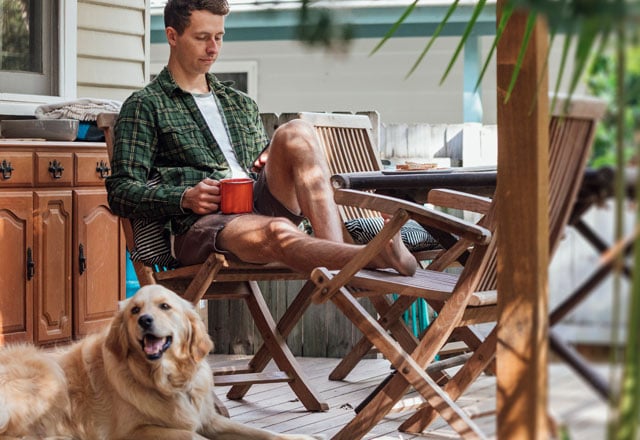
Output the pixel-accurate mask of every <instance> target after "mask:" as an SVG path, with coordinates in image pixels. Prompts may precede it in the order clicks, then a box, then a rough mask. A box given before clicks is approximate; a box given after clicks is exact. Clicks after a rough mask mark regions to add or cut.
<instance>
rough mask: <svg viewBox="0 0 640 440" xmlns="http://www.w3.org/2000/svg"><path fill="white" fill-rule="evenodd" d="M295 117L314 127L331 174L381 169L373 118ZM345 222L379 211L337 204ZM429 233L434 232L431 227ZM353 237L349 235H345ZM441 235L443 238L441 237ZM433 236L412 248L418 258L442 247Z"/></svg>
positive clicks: (306, 114) (432, 254)
mask: <svg viewBox="0 0 640 440" xmlns="http://www.w3.org/2000/svg"><path fill="white" fill-rule="evenodd" d="M296 117H297V118H299V119H302V120H303V121H307V122H309V123H310V124H311V125H313V127H314V128H315V131H316V134H317V136H318V139H319V141H320V145H321V146H322V148H323V149H324V152H325V155H326V157H327V163H328V164H329V169H330V171H331V174H340V173H358V172H375V171H382V169H383V167H382V163H381V161H380V158H379V157H378V155H379V153H378V151H377V149H376V146H375V144H374V141H373V137H372V133H373V126H372V124H371V119H369V117H367V116H365V115H353V114H343V113H311V112H301V113H297V114H296ZM338 209H339V210H340V214H341V216H342V220H343V221H344V222H345V224H346V223H348V222H349V221H355V220H359V219H369V218H374V217H380V213H378V212H374V211H371V210H367V209H362V208H359V207H355V206H338ZM428 228H429V227H428V226H427V229H426V231H425V232H426V233H429V234H431V235H433V234H432V232H433V231H432V230H430V229H428ZM346 238H347V239H350V237H349V236H347V237H346ZM438 238H440V237H438ZM436 242H437V240H436V239H435V238H433V239H432V242H431V246H429V247H427V246H423V247H422V248H417V247H416V249H415V250H414V251H413V254H414V256H415V257H416V259H417V260H418V261H430V260H433V259H434V258H435V257H436V256H437V255H438V254H439V253H440V252H441V250H442V248H441V246H437V245H436V244H435V243H436Z"/></svg>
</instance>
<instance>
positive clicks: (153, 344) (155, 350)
mask: <svg viewBox="0 0 640 440" xmlns="http://www.w3.org/2000/svg"><path fill="white" fill-rule="evenodd" d="M171 342H173V338H172V337H171V336H165V337H162V338H159V337H157V336H154V335H152V334H147V335H144V337H143V338H142V341H140V344H141V345H142V350H143V351H144V353H145V354H146V355H147V359H150V360H156V359H160V358H161V357H162V355H163V354H164V352H165V351H167V350H168V349H169V347H171Z"/></svg>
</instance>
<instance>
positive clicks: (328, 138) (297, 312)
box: [230, 112, 442, 396]
mask: <svg viewBox="0 0 640 440" xmlns="http://www.w3.org/2000/svg"><path fill="white" fill-rule="evenodd" d="M292 118H299V119H302V120H304V121H307V122H309V123H310V124H311V125H313V127H314V128H315V131H316V134H317V136H318V139H319V141H320V145H321V147H322V148H323V149H324V151H325V155H326V157H327V162H328V164H329V168H330V171H331V172H332V173H341V172H361V171H380V170H382V164H381V162H380V159H379V158H378V154H377V152H376V149H375V146H374V142H373V139H372V125H371V120H370V119H369V118H368V117H367V116H364V115H352V114H334V113H310V112H301V113H297V114H295V115H290V116H289V117H288V118H287V119H292ZM339 209H340V214H341V216H342V220H343V221H344V222H348V221H349V220H355V219H363V218H364V219H366V218H371V217H379V216H380V213H379V212H376V211H373V210H369V209H362V208H359V207H355V206H339ZM427 227H428V225H427ZM345 237H346V239H349V236H348V234H347V232H346V231H345ZM440 252H441V249H423V250H416V251H415V252H414V255H415V256H416V259H418V260H431V259H433V258H435V256H436V255H438V254H439V253H440ZM313 289H314V284H313V283H310V282H308V283H306V284H305V286H303V288H302V290H301V291H300V293H298V295H296V297H295V298H294V299H293V301H292V302H291V304H290V305H289V307H288V308H287V309H286V310H285V312H284V314H283V315H282V317H281V318H280V321H279V323H278V331H279V333H280V334H281V335H282V336H283V337H285V338H286V337H287V336H288V335H289V333H290V332H291V331H292V330H293V329H294V327H295V325H296V324H297V323H298V322H299V320H300V319H301V318H302V315H303V314H304V313H305V311H306V310H307V309H308V308H309V306H310V305H311V292H312V291H313ZM381 301H384V299H380V298H377V297H376V298H372V303H373V304H374V306H375V307H379V306H380V307H381V306H383V304H382V302H381ZM384 304H386V303H384ZM394 329H395V336H396V337H397V338H398V340H400V341H402V342H403V343H404V344H413V345H415V344H416V343H417V342H416V338H415V336H414V335H413V334H412V332H411V331H410V330H409V329H408V328H407V326H406V325H405V324H404V323H403V322H397V323H396V324H395V325H394ZM366 351H368V349H367V350H366ZM365 354H366V352H365V353H363V354H362V356H364V355H365ZM270 359H271V354H270V352H269V350H268V349H267V347H266V346H264V345H263V346H262V347H261V348H260V349H259V350H258V351H257V352H256V353H255V355H254V356H253V359H252V365H253V366H254V367H255V368H258V369H261V368H264V366H265V365H266V364H267V363H268V362H269V360H270ZM441 375H442V374H441V373H439V372H435V373H434V374H433V378H434V380H440V379H441ZM246 390H247V388H246V387H242V386H236V387H234V389H232V390H231V392H230V395H232V396H241V395H243V394H244V393H245V392H246Z"/></svg>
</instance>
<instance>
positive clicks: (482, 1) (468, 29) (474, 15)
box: [440, 0, 487, 84]
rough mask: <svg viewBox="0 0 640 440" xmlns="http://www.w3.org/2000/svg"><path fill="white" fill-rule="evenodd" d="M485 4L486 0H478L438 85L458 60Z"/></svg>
mask: <svg viewBox="0 0 640 440" xmlns="http://www.w3.org/2000/svg"><path fill="white" fill-rule="evenodd" d="M486 4H487V0H479V1H478V3H477V4H476V6H475V8H474V9H473V13H472V14H471V18H470V19H469V23H468V24H467V27H466V28H465V30H464V33H463V34H462V37H461V38H460V43H459V44H458V47H456V50H455V52H454V53H453V56H452V57H451V61H449V65H448V66H447V68H446V69H445V72H444V74H443V75H442V78H441V79H440V84H442V83H443V82H444V80H445V79H446V78H447V76H448V75H449V72H450V71H451V69H452V68H453V65H454V64H455V62H456V60H457V59H458V55H460V52H462V49H463V48H464V45H465V43H466V42H467V39H468V38H469V35H471V31H473V27H474V26H475V24H476V22H477V21H478V17H479V16H480V13H481V12H482V10H483V9H484V7H485V5H486Z"/></svg>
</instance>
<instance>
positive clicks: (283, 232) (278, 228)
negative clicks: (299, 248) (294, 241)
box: [264, 217, 305, 245]
mask: <svg viewBox="0 0 640 440" xmlns="http://www.w3.org/2000/svg"><path fill="white" fill-rule="evenodd" d="M264 231H265V233H266V240H265V241H266V243H270V244H272V245H278V244H280V245H281V244H283V243H286V242H287V241H288V240H290V239H291V238H293V237H297V236H300V235H301V234H305V233H304V231H302V230H301V229H300V228H298V227H297V226H296V225H295V224H293V222H292V221H291V220H289V219H287V218H285V217H273V218H272V219H271V220H270V221H269V222H268V224H267V225H266V227H265V228H264Z"/></svg>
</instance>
